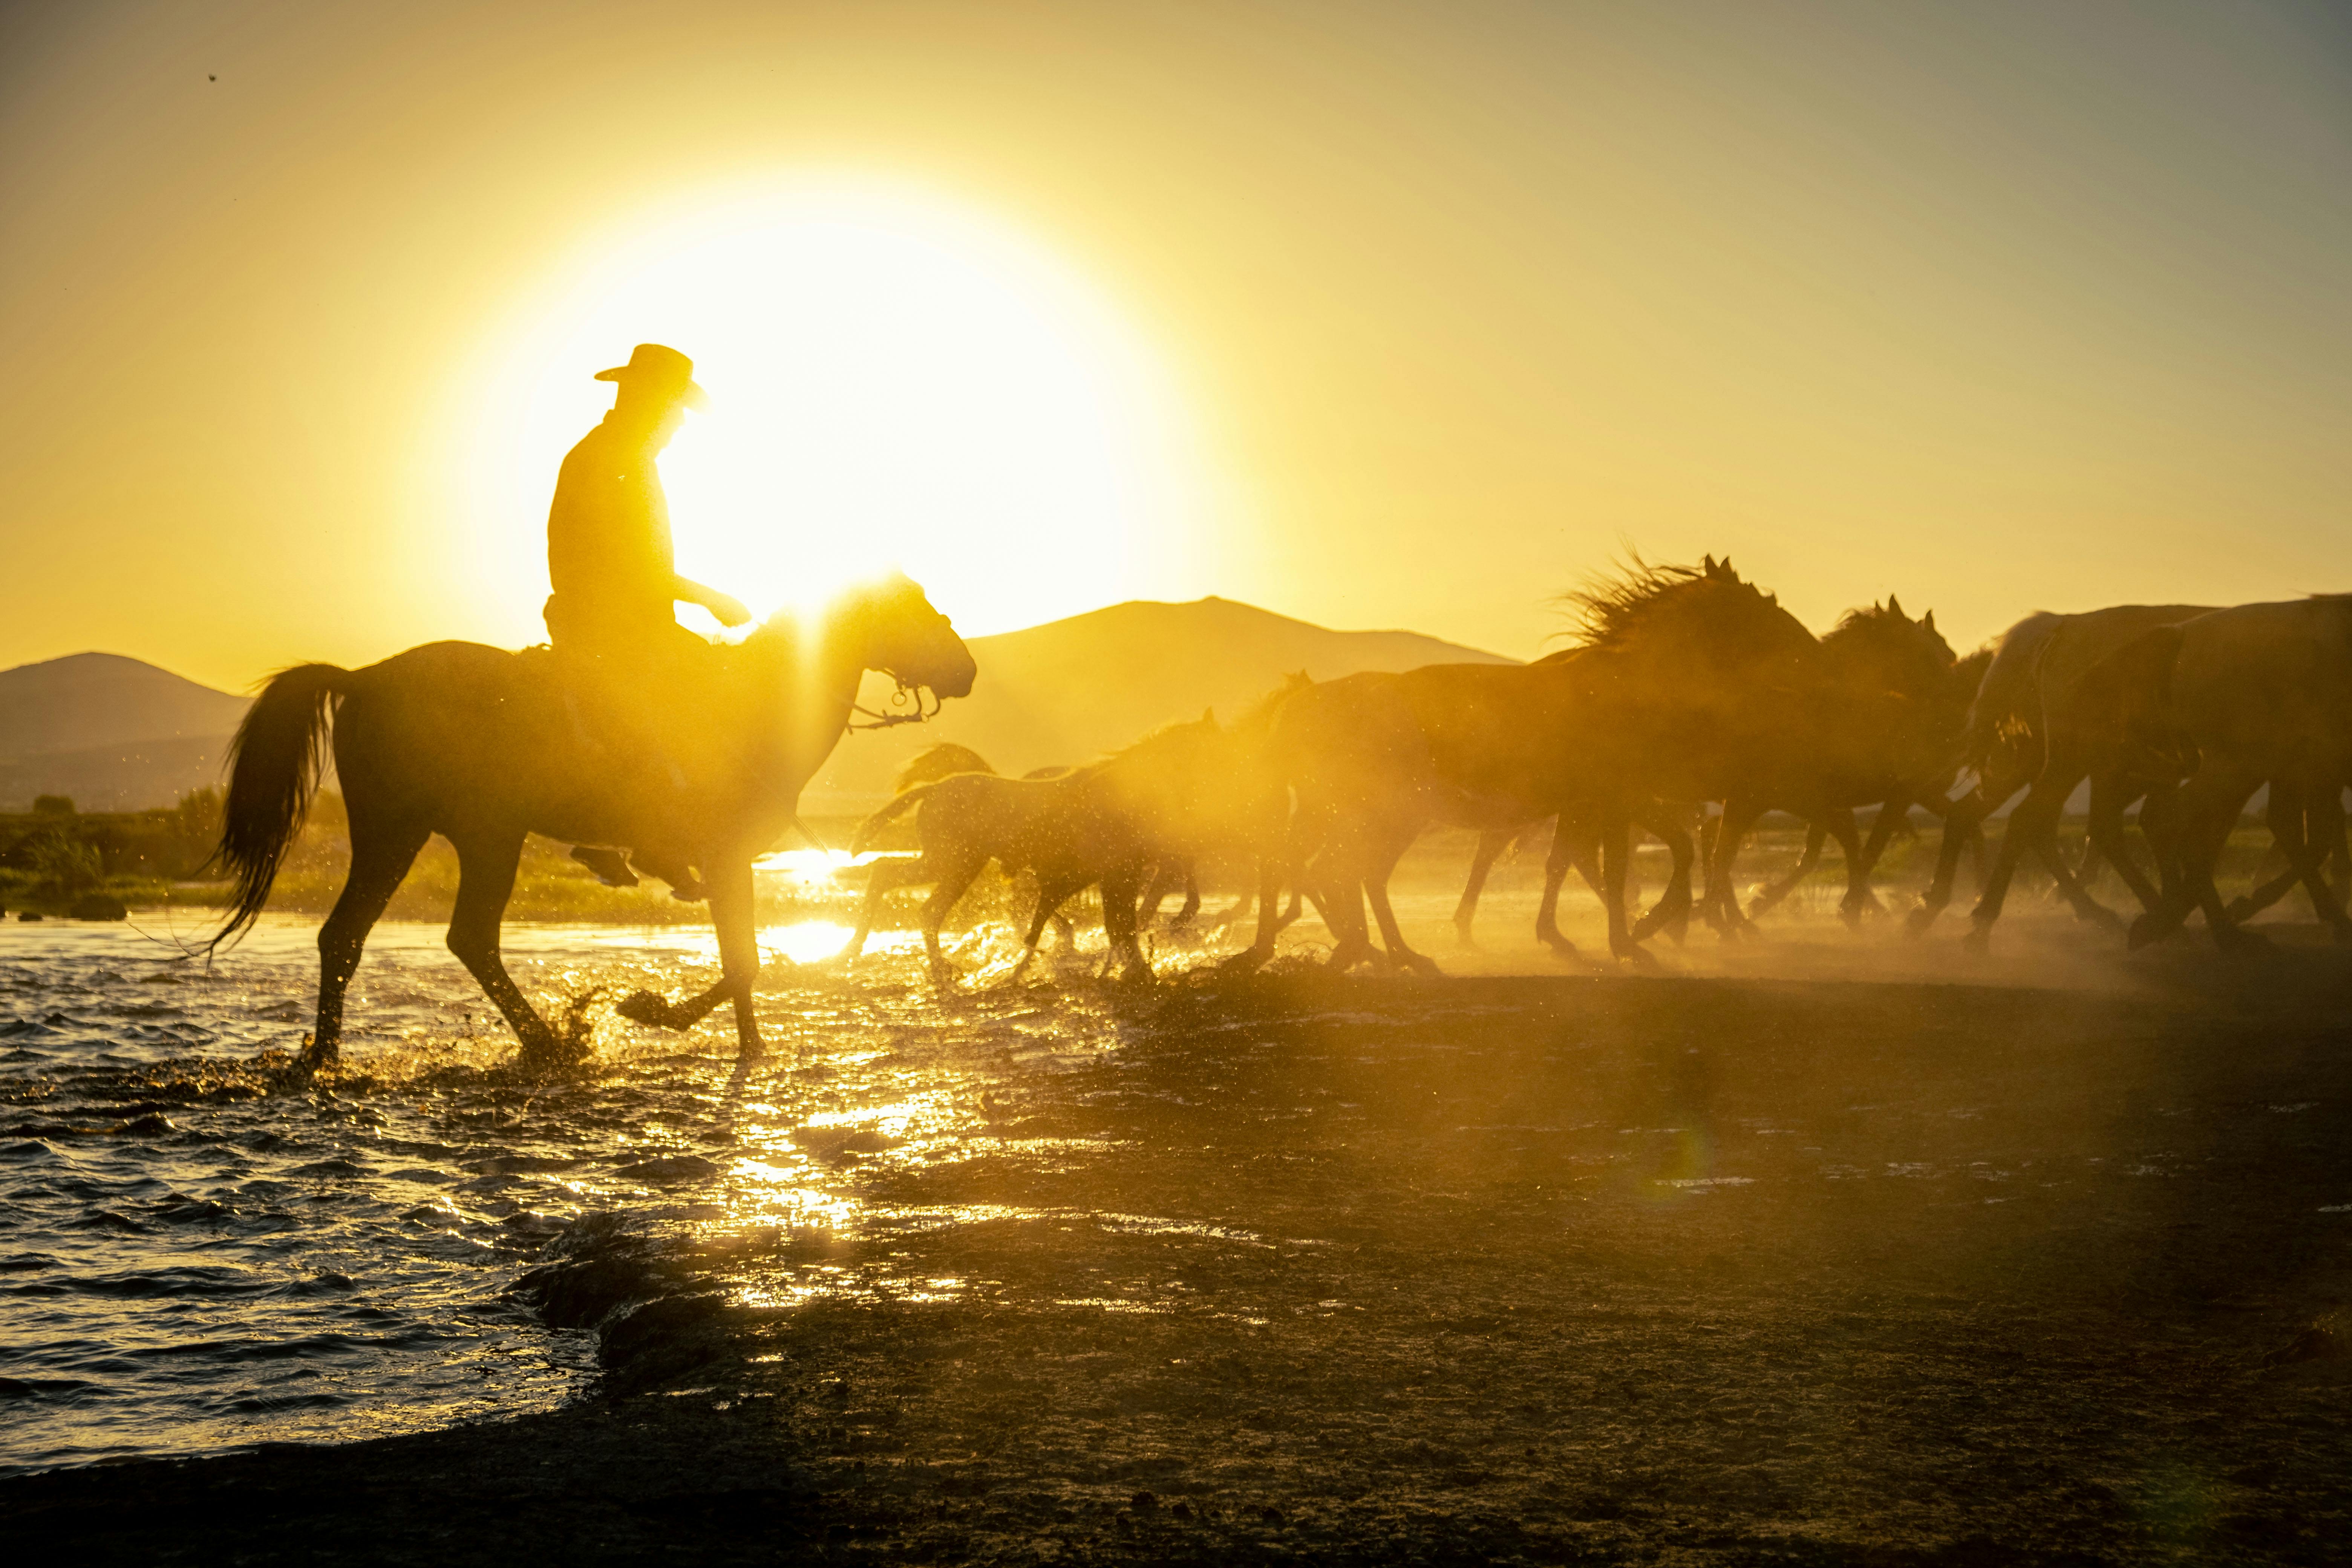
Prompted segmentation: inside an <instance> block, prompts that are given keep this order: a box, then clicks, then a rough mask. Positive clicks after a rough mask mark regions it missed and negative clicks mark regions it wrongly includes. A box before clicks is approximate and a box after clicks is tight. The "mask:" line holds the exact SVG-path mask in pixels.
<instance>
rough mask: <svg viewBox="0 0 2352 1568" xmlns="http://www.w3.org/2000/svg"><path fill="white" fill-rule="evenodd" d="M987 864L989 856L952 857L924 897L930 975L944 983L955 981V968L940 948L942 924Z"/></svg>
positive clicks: (924, 930)
mask: <svg viewBox="0 0 2352 1568" xmlns="http://www.w3.org/2000/svg"><path fill="white" fill-rule="evenodd" d="M987 864H988V858H987V857H986V856H984V855H983V856H979V857H973V856H971V855H965V856H962V857H960V858H957V859H955V860H952V861H950V862H949V863H948V865H947V866H946V868H944V869H943V870H942V871H941V872H940V876H939V879H937V880H936V881H934V882H933V883H932V884H931V896H930V897H929V898H928V899H925V900H923V953H924V956H925V957H926V958H928V959H929V963H930V971H931V978H932V980H934V981H935V982H937V983H939V984H942V985H950V984H954V983H955V977H956V968H955V965H954V964H952V963H949V962H948V960H947V955H946V954H945V953H943V952H940V927H941V926H943V925H945V924H946V923H947V919H948V916H949V914H950V912H951V911H953V910H954V909H955V907H956V900H959V899H961V898H962V897H963V894H964V889H967V888H969V887H971V884H972V879H974V878H975V877H978V876H979V875H980V873H981V871H982V868H985V867H986V866H987Z"/></svg>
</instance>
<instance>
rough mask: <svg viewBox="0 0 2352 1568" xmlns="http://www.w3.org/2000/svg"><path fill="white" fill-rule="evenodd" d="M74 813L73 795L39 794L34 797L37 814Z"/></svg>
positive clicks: (35, 813)
mask: <svg viewBox="0 0 2352 1568" xmlns="http://www.w3.org/2000/svg"><path fill="white" fill-rule="evenodd" d="M73 814H74V803H73V797H72V796H71V795H35V796H34V797H33V815H34V816H72V815H73Z"/></svg>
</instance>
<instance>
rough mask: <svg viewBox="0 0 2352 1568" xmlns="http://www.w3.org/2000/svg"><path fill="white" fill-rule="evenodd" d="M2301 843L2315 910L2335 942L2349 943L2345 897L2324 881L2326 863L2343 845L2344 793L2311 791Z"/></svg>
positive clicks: (2351, 932)
mask: <svg viewBox="0 0 2352 1568" xmlns="http://www.w3.org/2000/svg"><path fill="white" fill-rule="evenodd" d="M2303 820H2304V842H2305V847H2307V848H2308V849H2309V850H2310V856H2311V858H2310V865H2311V874H2310V875H2309V876H2308V877H2306V878H2305V879H2304V886H2305V888H2306V889H2309V890H2310V893H2311V903H2312V909H2313V910H2314V912H2315V913H2316V914H2317V915H2318V916H2319V918H2320V919H2321V920H2324V921H2326V922H2327V924H2328V926H2329V927H2330V928H2331V929H2332V930H2333V931H2335V933H2336V941H2337V942H2352V916H2347V913H2346V910H2345V908H2344V899H2343V897H2342V896H2341V895H2340V894H2339V893H2338V892H2337V891H2336V889H2335V887H2334V886H2332V885H2331V884H2330V883H2329V882H2328V880H2327V864H2328V862H2329V861H2330V860H2331V859H2333V858H2335V857H2336V854H2337V852H2338V851H2339V850H2340V849H2341V848H2342V847H2343V845H2344V796H2343V794H2342V792H2341V791H2340V790H2338V789H2336V788H2320V789H2315V790H2313V791H2312V792H2311V795H2310V798H2309V799H2308V800H2306V801H2305V803H2304V808H2303Z"/></svg>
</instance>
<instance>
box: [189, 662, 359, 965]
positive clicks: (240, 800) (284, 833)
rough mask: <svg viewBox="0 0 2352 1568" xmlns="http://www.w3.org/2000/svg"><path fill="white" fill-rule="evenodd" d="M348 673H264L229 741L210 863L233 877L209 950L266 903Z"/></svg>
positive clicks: (311, 669)
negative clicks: (224, 794) (223, 800)
mask: <svg viewBox="0 0 2352 1568" xmlns="http://www.w3.org/2000/svg"><path fill="white" fill-rule="evenodd" d="M351 676H352V672H351V671H350V670H348V669H345V668H342V667H341V666H340V665H332V664H298V665H296V666H295V667H294V668H291V669H282V670H279V671H278V673H277V674H276V675H275V676H272V677H271V678H270V681H269V684H268V686H266V687H264V688H263V689H262V692H261V695H260V696H259V697H258V698H257V699H256V700H254V704H253V706H252V708H251V709H249V710H247V712H246V715H245V722H244V723H242V724H239V725H238V726H237V727H236V740H234V741H232V742H229V749H228V756H229V775H228V802H227V805H226V806H225V807H224V809H223V814H222V817H223V819H222V823H221V841H220V847H219V848H218V849H216V850H215V851H214V852H213V858H212V864H214V865H215V866H224V867H226V868H228V870H229V872H230V874H231V875H233V876H234V877H235V878H236V900H234V901H233V902H232V903H231V904H230V905H229V912H228V918H227V919H226V921H223V922H222V925H221V928H220V930H219V931H215V932H214V933H213V938H212V940H211V941H210V942H206V943H205V952H211V951H213V950H214V949H215V948H217V947H219V946H220V945H221V944H222V943H223V942H229V941H231V940H233V939H235V938H236V937H237V936H238V935H240V934H242V933H243V932H244V931H247V929H249V928H250V927H251V926H252V924H253V922H254V921H257V920H258V919H260V918H261V910H262V906H264V905H265V904H267V903H268V901H269V885H270V883H271V882H273V881H275V880H276V879H277V878H278V865H279V863H280V862H282V861H283V860H284V859H285V858H286V851H287V850H288V849H289V848H290V847H292V846H293V843H294V837H295V835H296V834H297V833H299V832H300V831H301V827H302V816H303V814H304V813H305V812H307V811H308V810H309V809H310V796H311V795H313V794H314V793H316V791H317V790H318V787H319V772H320V764H321V763H322V762H323V761H324V752H325V750H326V739H327V725H328V722H329V721H330V719H331V717H332V716H333V713H334V710H335V705H336V703H337V701H338V700H340V699H341V697H342V695H343V691H344V688H345V683H346V682H348V681H349V680H350V679H351Z"/></svg>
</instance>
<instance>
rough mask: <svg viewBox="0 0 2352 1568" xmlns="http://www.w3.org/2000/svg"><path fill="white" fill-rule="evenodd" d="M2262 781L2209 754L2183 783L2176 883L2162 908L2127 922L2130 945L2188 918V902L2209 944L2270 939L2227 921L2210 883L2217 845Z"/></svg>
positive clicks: (2259, 944) (2249, 944)
mask: <svg viewBox="0 0 2352 1568" xmlns="http://www.w3.org/2000/svg"><path fill="white" fill-rule="evenodd" d="M2262 784H2263V780H2262V779H2260V778H2258V777H2252V776H2250V775H2248V774H2246V773H2244V772H2243V771H2242V770H2239V769H2234V768H2231V767H2229V766H2227V765H2223V764H2220V763H2217V762H2216V761H2215V760H2214V759H2210V758H2209V759H2208V760H2207V761H2206V762H2205V763H2203V764H2202V765H2200V767H2199V769H2198V770H2197V773H2196V776H2194V777H2193V778H2191V779H2190V780H2189V783H2188V784H2186V785H2184V786H2183V787H2182V789H2181V792H2180V802H2179V831H2178V833H2177V835H2176V837H2177V842H2178V846H2179V868H2180V878H2179V886H2178V888H2177V889H2168V891H2169V892H2171V894H2172V896H2171V898H2170V900H2168V904H2167V907H2166V908H2165V909H2164V910H2161V911H2160V912H2159V911H2157V910H2150V911H2149V912H2148V913H2147V914H2144V915H2142V916H2140V918H2139V919H2138V920H2137V921H2133V922H2132V931H2131V944H2132V946H2133V947H2135V948H2137V947H2144V946H2146V945H2147V943H2149V942H2155V941H2158V940H2159V939H2161V938H2163V937H2166V936H2169V935H2170V934H2172V932H2173V931H2178V930H2179V928H2180V926H2181V925H2182V923H2183V922H2185V921H2187V920H2188V919H2189V910H2191V909H2192V908H2193V909H2197V910H2202V911H2203V913H2204V916H2205V926H2206V929H2207V930H2208V931H2211V932H2212V935H2213V942H2214V945H2215V946H2217V947H2219V948H2221V950H2222V951H2223V952H2236V951H2242V950H2244V949H2248V948H2257V949H2260V948H2268V947H2269V946H2270V945H2271V944H2270V942H2269V941H2268V940H2267V939H2266V938H2264V937H2263V936H2261V935H2259V934H2258V933H2256V932H2253V931H2247V930H2246V929H2245V928H2243V927H2242V926H2238V925H2234V924H2232V923H2231V921H2230V918H2229V914H2228V911H2226V910H2223V909H2222V907H2221V892H2220V890H2219V889H2216V888H2215V887H2214V885H2213V865H2214V862H2215V861H2216V860H2218V859H2219V858H2221V848H2222V846H2224V845H2225V844H2227V843H2228V842H2229V841H2230V830H2231V828H2233V827H2235V826H2237V824H2238V817H2239V816H2240V815H2241V814H2242V812H2243V811H2244V810H2245V805H2246V797H2247V796H2248V795H2252V794H2253V793H2254V791H2255V790H2256V789H2257V788H2259V787H2260V786H2261V785H2262Z"/></svg>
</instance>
